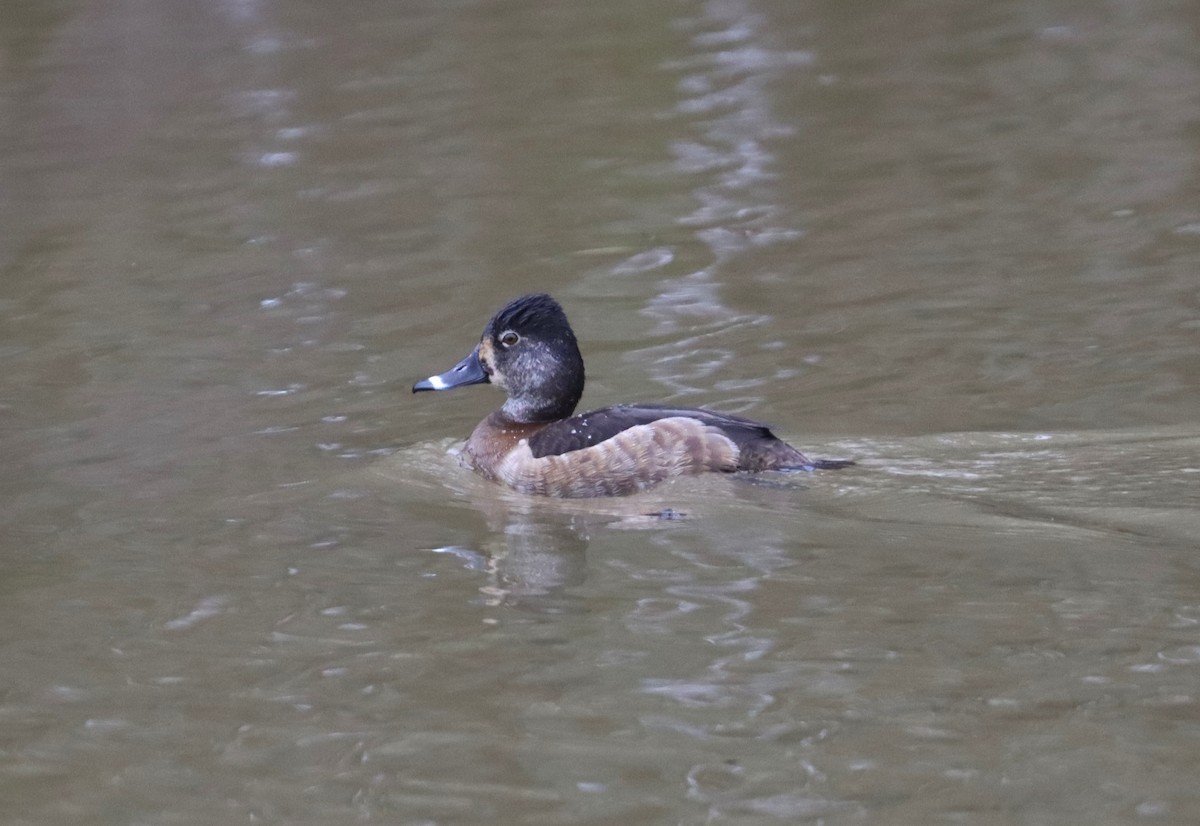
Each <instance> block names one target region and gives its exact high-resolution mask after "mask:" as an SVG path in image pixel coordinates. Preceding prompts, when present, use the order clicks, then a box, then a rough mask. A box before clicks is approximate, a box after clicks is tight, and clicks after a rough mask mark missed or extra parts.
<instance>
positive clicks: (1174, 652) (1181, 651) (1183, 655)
mask: <svg viewBox="0 0 1200 826" xmlns="http://www.w3.org/2000/svg"><path fill="white" fill-rule="evenodd" d="M1158 658H1159V659H1160V660H1163V661H1164V662H1169V663H1172V664H1174V665H1195V664H1196V663H1200V645H1181V646H1178V647H1176V648H1168V649H1167V650H1165V651H1159V652H1158Z"/></svg>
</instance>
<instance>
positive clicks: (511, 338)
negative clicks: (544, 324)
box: [500, 330, 521, 347]
mask: <svg viewBox="0 0 1200 826" xmlns="http://www.w3.org/2000/svg"><path fill="white" fill-rule="evenodd" d="M520 340H521V337H520V336H519V335H517V334H516V333H514V332H513V331H512V330H505V331H504V332H503V333H501V334H500V343H501V344H502V345H504V346H505V347H512V346H513V345H514V344H516V343H517V342H518V341H520Z"/></svg>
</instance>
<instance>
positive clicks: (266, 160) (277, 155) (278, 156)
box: [258, 152, 300, 169]
mask: <svg viewBox="0 0 1200 826" xmlns="http://www.w3.org/2000/svg"><path fill="white" fill-rule="evenodd" d="M299 157H300V155H299V154H297V153H296V152H265V153H263V154H262V155H260V156H259V158H258V165H259V166H265V167H267V168H268V169H270V168H274V167H280V166H291V165H292V164H294V163H295V162H296V161H297V160H298V159H299Z"/></svg>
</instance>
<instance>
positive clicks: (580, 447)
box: [412, 293, 853, 498]
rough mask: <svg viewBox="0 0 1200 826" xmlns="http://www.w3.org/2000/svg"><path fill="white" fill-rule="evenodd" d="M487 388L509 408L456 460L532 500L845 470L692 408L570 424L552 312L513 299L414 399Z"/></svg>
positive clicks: (753, 426) (570, 398)
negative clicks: (685, 479)
mask: <svg viewBox="0 0 1200 826" xmlns="http://www.w3.org/2000/svg"><path fill="white" fill-rule="evenodd" d="M473 384H493V385H495V386H496V387H498V388H500V389H501V390H503V391H504V392H505V394H506V395H507V398H506V399H505V401H504V404H503V405H502V406H501V407H500V409H498V410H496V411H494V412H493V413H491V414H489V415H488V416H487V417H486V418H485V419H484V420H483V421H482V422H480V423H479V424H478V425H477V426H476V427H475V430H474V431H473V432H472V433H471V436H470V438H469V439H468V440H467V443H466V446H465V447H464V448H463V450H462V452H461V453H460V459H461V461H462V462H463V464H465V465H466V466H468V467H470V468H471V469H472V470H474V471H475V472H476V473H478V474H479V475H481V476H483V477H484V478H486V479H489V480H492V481H494V482H498V483H500V484H502V485H504V486H506V487H508V488H511V489H512V490H515V491H517V492H519V493H523V494H531V495H536V496H551V497H563V498H583V497H600V496H622V495H626V494H632V493H638V492H640V491H644V490H647V489H649V488H651V487H654V486H655V485H657V484H659V483H661V482H664V481H667V480H669V479H673V478H676V477H679V476H686V475H693V474H700V473H710V472H712V473H736V472H745V473H759V472H762V471H769V470H776V471H800V470H804V471H810V470H814V469H837V468H842V467H846V466H848V465H852V464H853V462H852V461H848V460H843V459H818V460H813V459H809V458H808V457H807V456H805V455H804V454H803V453H801V452H800V451H799V450H797V449H796V448H794V447H792V446H791V445H790V444H788V443H787V442H785V441H783V440H782V439H780V438H779V437H777V436H776V435H775V434H774V433H772V432H771V429H770V427H768V426H767V425H766V424H764V423H762V422H759V421H755V420H754V419H748V418H744V417H742V416H735V415H733V414H731V413H721V412H718V411H716V410H709V409H707V408H700V407H681V406H676V405H670V404H646V403H642V404H616V405H612V406H610V407H602V408H600V409H598V410H592V411H590V412H587V413H581V414H578V415H576V414H575V407H576V406H577V405H578V404H579V400H580V398H581V397H582V396H583V386H584V369H583V355H582V354H581V353H580V351H579V343H578V341H577V340H576V338H575V332H574V331H573V330H572V329H571V324H570V322H568V321H567V315H566V312H565V311H564V310H563V308H562V306H561V305H560V304H559V303H558V302H557V301H555V300H554V299H553V298H552V297H550V296H549V295H547V294H546V293H534V294H530V295H523V296H520V297H519V298H515V299H513V300H512V301H510V302H509V303H508V304H506V305H505V306H504V307H502V308H501V309H500V310H499V311H498V312H497V313H496V314H495V315H494V316H492V318H491V320H490V321H488V323H487V326H486V327H484V330H483V335H482V336H481V337H480V339H479V344H478V345H476V347H475V348H474V349H473V350H472V351H471V352H470V354H469V355H467V357H466V358H464V359H463V360H462V361H460V362H459V363H458V364H456V365H454V366H453V367H451V368H450V369H449V370H447V371H446V372H444V373H440V374H438V375H436V376H430V377H429V378H427V379H422V380H421V381H418V382H417V383H415V384H414V385H413V388H412V390H413V392H414V393H420V392H422V391H429V390H434V391H439V390H452V389H454V388H458V387H466V386H469V385H473Z"/></svg>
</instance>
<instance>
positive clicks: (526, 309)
mask: <svg viewBox="0 0 1200 826" xmlns="http://www.w3.org/2000/svg"><path fill="white" fill-rule="evenodd" d="M583 381H584V375H583V356H582V355H580V353H579V344H578V342H576V340H575V333H574V332H573V331H572V330H571V325H570V323H568V321H567V315H566V313H564V312H563V309H562V307H560V306H559V304H558V302H557V301H555V300H554V299H553V298H551V297H550V296H548V295H546V294H545V293H535V294H533V295H523V296H521V297H520V298H517V299H514V300H513V301H511V302H509V303H508V304H506V305H505V306H504V307H503V308H502V309H501V310H500V311H499V312H498V313H496V314H495V315H494V316H492V320H491V321H489V322H488V324H487V327H485V328H484V330H483V336H482V338H480V340H479V346H478V347H476V348H475V349H474V350H473V351H472V352H471V354H470V355H469V356H467V357H466V358H465V359H463V360H462V361H460V362H459V363H458V364H456V365H455V366H454V367H453V368H451V369H450V370H448V371H447V372H445V373H442V374H441V375H438V376H430V377H429V378H428V379H425V380H424V381H419V382H417V383H416V384H414V385H413V392H414V393H417V392H419V391H422V390H450V389H451V388H454V387H462V386H465V385H468V384H481V383H483V382H490V383H492V384H494V385H496V386H497V387H499V388H501V389H502V390H504V392H505V393H507V394H508V400H507V401H505V403H504V407H503V408H502V410H503V411H504V413H505V415H507V416H508V418H510V419H512V420H513V421H515V422H550V421H555V420H557V419H565V418H566V417H568V416H570V415H571V413H573V412H574V411H575V405H577V404H579V399H580V397H581V396H582V395H583Z"/></svg>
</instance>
